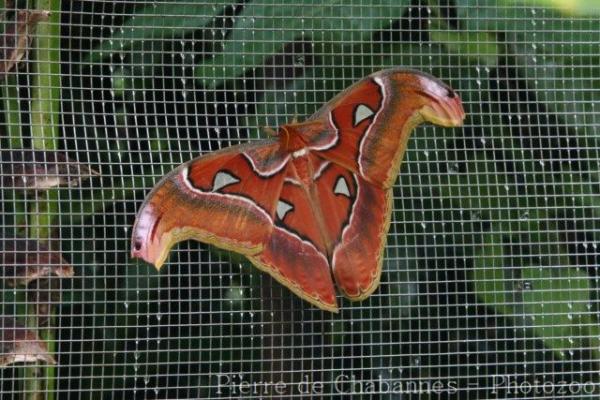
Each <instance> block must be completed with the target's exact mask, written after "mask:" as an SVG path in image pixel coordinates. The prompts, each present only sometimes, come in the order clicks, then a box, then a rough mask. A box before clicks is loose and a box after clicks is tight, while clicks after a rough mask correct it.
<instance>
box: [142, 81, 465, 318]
mask: <svg viewBox="0 0 600 400" xmlns="http://www.w3.org/2000/svg"><path fill="white" fill-rule="evenodd" d="M464 116H465V115H464V111H463V109H462V105H461V102H460V99H459V98H458V96H457V95H456V94H455V93H454V92H453V91H452V89H450V88H449V87H448V86H446V85H445V84H443V83H442V82H440V81H439V80H437V79H435V78H433V77H431V76H429V75H426V74H423V73H419V72H416V71H408V70H387V71H381V72H378V73H376V74H373V75H371V76H369V77H367V78H365V79H363V80H361V81H360V82H358V83H356V84H354V85H353V86H351V87H350V88H348V89H347V90H345V91H344V92H342V93H340V94H339V95H338V96H336V97H335V98H334V99H333V100H331V101H330V102H329V103H327V104H326V105H325V106H323V108H322V109H321V110H320V111H318V112H317V113H316V114H315V115H313V116H312V117H311V118H309V119H308V120H307V121H306V122H304V123H299V124H291V125H285V126H283V127H281V129H280V131H279V132H280V135H279V137H278V138H277V139H274V140H268V141H262V142H258V143H255V144H248V145H243V146H235V147H231V148H228V149H225V150H222V151H218V152H215V153H212V154H209V155H207V156H203V157H199V158H197V159H195V160H192V161H190V162H188V163H186V164H183V165H182V166H180V167H179V168H177V169H176V170H175V171H173V172H171V173H170V174H169V175H167V176H166V177H165V178H163V180H162V181H161V182H160V183H158V184H157V186H156V187H155V188H154V189H153V190H152V192H151V193H150V194H149V195H148V197H147V199H146V201H145V202H144V204H143V205H142V208H141V209H140V211H139V213H138V216H137V218H136V222H135V225H134V229H133V239H132V256H134V257H140V258H143V259H144V260H146V261H147V262H150V263H152V264H154V265H155V266H156V267H157V268H160V266H161V265H162V264H163V262H164V261H165V259H166V257H167V254H168V251H169V250H170V248H171V247H172V246H173V245H174V244H175V243H177V242H179V241H182V240H186V239H196V240H199V241H202V242H206V243H211V244H214V245H216V246H218V247H221V248H225V249H229V250H233V251H236V252H238V253H240V254H243V255H245V256H246V257H248V259H249V260H250V261H251V262H252V263H253V264H254V265H256V266H257V267H258V268H260V269H262V270H264V271H266V272H268V273H269V274H270V275H272V276H273V277H274V278H275V279H277V280H278V281H279V282H281V283H282V284H284V285H285V286H287V287H288V288H290V289H291V290H292V291H293V292H294V293H296V294H297V295H299V296H300V297H302V298H304V299H305V300H307V301H309V302H311V303H312V304H314V305H316V306H318V307H320V308H322V309H325V310H329V311H336V310H337V303H336V298H335V290H334V285H333V281H334V280H335V282H336V283H337V286H338V287H339V288H340V290H341V291H342V292H343V293H344V295H345V296H346V297H348V298H350V299H351V300H361V299H364V298H365V297H367V296H368V295H369V294H371V293H372V292H373V291H374V290H375V289H376V287H377V285H378V283H379V278H380V275H381V265H382V259H383V251H384V247H385V243H386V235H387V231H388V228H389V223H390V215H391V208H392V202H391V187H392V185H393V184H394V181H395V179H396V176H397V174H398V172H399V169H400V162H401V160H402V157H403V154H404V151H405V150H406V146H407V141H408V137H409V135H410V133H411V131H412V129H413V128H414V127H415V126H416V125H418V124H419V123H421V122H424V121H428V122H432V123H435V124H438V125H442V126H459V125H461V124H462V120H463V119H464Z"/></svg>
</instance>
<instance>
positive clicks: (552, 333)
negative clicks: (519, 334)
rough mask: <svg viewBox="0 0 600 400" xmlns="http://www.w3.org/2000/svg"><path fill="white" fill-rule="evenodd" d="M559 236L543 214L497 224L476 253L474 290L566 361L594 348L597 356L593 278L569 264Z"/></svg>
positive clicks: (597, 340)
mask: <svg viewBox="0 0 600 400" xmlns="http://www.w3.org/2000/svg"><path fill="white" fill-rule="evenodd" d="M558 232H559V230H558V227H557V226H556V225H555V224H554V223H552V222H549V221H548V216H547V214H546V212H544V211H543V210H539V211H536V212H533V213H532V216H531V217H530V218H529V219H528V220H526V221H524V220H522V221H511V222H507V221H502V222H497V223H495V224H494V225H493V228H492V230H491V231H490V232H489V233H487V234H485V235H483V237H482V243H481V245H480V247H479V249H477V250H476V252H475V255H474V266H473V270H472V272H471V275H472V276H471V278H472V280H473V285H474V289H475V292H476V294H477V296H478V297H479V299H480V300H481V301H482V302H483V303H484V304H486V305H487V306H488V307H491V308H493V309H494V310H496V312H498V313H501V314H504V315H506V316H508V317H510V318H512V319H513V320H514V322H515V325H516V326H521V327H522V329H525V330H526V329H531V330H532V331H533V332H534V334H535V336H536V337H539V338H541V339H542V340H543V341H544V343H545V344H546V346H548V347H549V348H550V349H552V350H553V351H554V352H555V354H557V356H558V357H560V358H561V359H565V358H568V357H569V355H568V353H569V352H571V351H576V350H580V349H582V348H590V347H591V348H590V350H591V351H592V352H594V353H595V356H594V357H596V358H597V357H598V356H599V355H600V354H598V345H599V344H600V336H599V333H600V328H599V327H598V325H597V321H594V317H593V315H592V313H591V311H590V309H591V308H590V307H591V302H590V294H591V285H590V277H589V276H588V275H587V274H585V273H584V272H583V271H582V270H581V269H579V268H576V267H572V266H570V265H569V259H568V257H567V250H566V248H565V247H564V245H563V244H562V241H561V238H560V236H559V233H558ZM580 328H582V329H584V331H585V332H584V333H581V332H580V331H579V329H580ZM577 332H579V334H577Z"/></svg>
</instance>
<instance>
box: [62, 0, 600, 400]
mask: <svg viewBox="0 0 600 400" xmlns="http://www.w3.org/2000/svg"><path fill="white" fill-rule="evenodd" d="M536 3H541V1H540V2H536ZM546 3H551V2H549V1H547V2H546ZM557 3H558V2H557ZM527 4H533V3H527ZM572 4H575V5H577V4H579V5H584V4H585V3H584V2H579V3H572ZM286 5H287V6H286ZM558 5H559V6H560V4H558ZM592 6H593V4H592ZM592 6H590V7H589V8H590V9H591V8H593V7H592ZM82 7H83V8H82V9H81V10H80V11H81V15H89V13H91V12H93V11H97V10H98V9H100V8H101V7H106V5H105V4H101V2H94V1H91V2H87V4H85V5H82ZM113 7H114V8H113V9H110V8H109V9H104V8H102V10H103V12H105V13H110V12H113V13H114V15H117V16H119V18H114V19H113V20H112V24H113V25H111V26H110V27H109V28H107V29H104V30H103V31H101V35H102V39H101V40H95V41H93V42H91V43H86V42H77V41H70V42H68V43H66V44H65V48H64V49H63V52H64V54H66V55H68V57H66V59H65V67H64V68H65V70H64V71H63V72H65V73H69V74H70V75H69V81H68V84H69V85H70V86H69V88H68V89H66V90H63V97H64V100H63V104H64V107H65V116H63V123H64V126H65V127H64V129H65V132H66V135H67V137H69V139H68V140H66V141H65V143H66V145H65V147H67V148H69V149H71V150H72V151H79V150H78V149H86V150H87V151H86V152H82V153H81V155H82V157H88V158H90V162H91V163H92V164H94V163H97V164H99V165H100V168H101V169H102V175H103V176H104V179H103V182H102V187H96V188H92V187H90V188H85V190H82V191H81V192H79V193H77V192H74V193H73V192H71V193H70V194H68V195H67V194H65V193H64V192H61V193H60V196H61V200H62V203H61V210H63V212H64V214H63V217H62V222H63V226H64V229H63V232H62V237H66V238H74V240H71V241H68V242H67V244H66V245H65V247H66V248H65V249H64V250H65V252H66V253H67V254H73V255H74V256H73V258H74V259H73V260H72V263H73V264H74V265H79V266H81V268H80V269H79V275H80V279H76V280H75V281H74V282H75V283H74V285H73V288H71V291H70V293H68V294H67V300H68V301H67V302H66V305H64V306H63V311H64V314H66V315H70V316H71V317H70V319H63V320H62V322H61V325H62V326H63V327H64V332H63V338H67V339H71V340H74V342H72V343H68V342H63V346H64V349H65V350H68V351H70V354H69V355H68V356H65V358H64V362H63V363H59V364H62V365H65V367H63V371H62V372H61V375H62V376H85V378H84V379H79V380H75V381H74V380H68V381H65V382H63V383H62V384H61V385H62V386H61V389H63V390H66V389H70V390H88V389H94V388H95V389H98V388H105V389H106V388H112V389H117V388H123V389H125V388H127V389H131V388H136V396H140V397H148V396H149V397H164V396H167V397H185V396H188V397H194V396H197V397H205V398H206V397H209V396H216V393H215V390H216V389H215V386H214V385H215V384H216V382H215V381H214V376H215V374H216V373H232V374H235V373H240V374H241V373H244V374H249V375H251V376H253V377H254V378H249V379H263V380H265V379H275V380H278V379H280V378H281V374H282V372H281V371H284V372H283V379H285V380H286V381H296V382H297V381H300V380H301V379H302V378H303V376H302V374H303V373H304V372H305V371H313V372H312V373H313V375H312V376H311V379H312V380H322V381H332V380H333V379H335V377H336V376H335V374H336V373H337V372H339V371H344V373H349V374H355V375H356V376H357V377H358V378H360V379H367V380H368V379H375V378H377V377H378V376H379V375H382V376H384V377H386V379H411V378H413V379H416V378H420V379H425V378H427V377H432V378H435V377H441V378H451V377H456V378H457V379H458V380H459V386H460V387H463V388H464V387H469V385H471V384H473V383H477V386H478V387H479V388H480V389H478V392H477V394H474V395H473V398H489V396H490V395H491V394H490V390H491V389H490V387H491V384H492V381H491V379H492V378H491V377H492V376H494V375H495V374H516V376H518V381H519V382H529V381H531V379H533V378H532V377H535V376H550V378H548V379H550V380H552V381H555V382H559V381H561V380H567V381H571V380H576V381H580V382H581V381H586V380H590V381H593V382H596V383H597V381H598V375H597V374H596V373H594V371H597V370H598V368H600V355H599V354H598V345H599V343H598V338H599V336H600V332H599V329H598V317H599V315H600V308H599V306H598V304H599V298H598V297H599V296H598V295H599V291H598V278H597V276H598V265H600V257H599V252H598V244H599V243H600V237H599V236H600V200H599V199H600V197H599V195H600V185H598V181H599V178H600V168H599V165H598V163H599V161H600V154H599V151H600V150H599V149H600V144H599V143H598V140H599V139H600V137H599V136H598V120H597V113H598V112H597V110H596V108H597V104H600V103H599V101H600V79H599V78H600V62H599V61H600V58H599V56H598V52H597V49H598V40H597V37H593V35H590V32H598V31H599V30H600V22H599V21H598V20H597V19H596V18H571V17H567V16H565V14H563V13H562V12H561V11H560V10H559V9H552V8H534V7H529V6H527V7H525V6H521V7H509V6H499V2H498V1H497V0H477V1H475V0H450V1H442V0H439V1H436V0H429V1H426V0H421V1H416V0H415V1H412V2H409V1H402V2H398V1H386V0H371V1H363V2H360V5H357V4H354V3H353V4H352V5H347V4H345V3H344V2H341V1H337V0H329V1H325V2H320V3H319V4H318V5H315V3H314V1H308V0H296V1H293V2H290V3H289V4H288V2H286V1H283V2H281V1H278V2H276V1H273V0H269V1H261V2H252V1H248V2H240V3H235V4H232V5H222V4H221V5H217V4H208V5H207V4H206V2H201V1H197V2H196V1H192V0H187V1H185V2H180V1H173V2H166V3H162V2H161V3H157V4H156V5H153V4H151V5H148V4H147V3H146V2H144V3H143V4H140V3H135V2H131V3H124V4H119V5H114V6H113ZM578 9H579V10H587V9H588V8H587V7H585V6H582V7H580V8H578ZM177 15H181V17H180V18H177V17H173V16H177ZM163 16H167V17H163ZM102 21H104V22H102ZM102 21H101V20H99V19H94V18H91V19H90V20H89V21H87V24H88V26H89V29H90V31H93V29H94V27H95V26H97V25H98V24H101V23H106V20H102ZM70 29H72V31H70V32H69V33H70V34H71V35H72V36H73V37H86V34H89V32H88V31H86V30H85V29H86V27H85V25H84V26H83V27H81V28H79V29H81V30H77V28H75V27H71V28H70ZM99 34H100V33H97V34H96V36H98V35H99ZM387 67H407V68H416V69H419V70H423V71H425V72H428V73H432V74H433V75H435V76H438V77H440V78H442V79H443V80H445V81H446V82H448V83H449V84H450V85H451V86H452V87H454V88H455V89H456V90H457V91H458V93H459V94H460V96H461V98H462V99H463V102H464V105H465V109H466V112H467V115H468V118H467V121H466V125H465V127H464V128H463V129H454V130H448V129H439V128H434V127H423V128H419V129H417V130H416V132H415V133H414V137H413V139H411V142H410V145H409V150H408V151H407V154H406V158H405V162H404V164H403V167H402V170H401V173H400V177H399V181H398V183H397V185H396V186H395V187H394V199H395V200H394V215H393V218H392V221H393V222H392V226H391V229H390V234H389V237H388V240H389V243H388V248H387V249H386V259H385V266H384V272H383V276H382V284H381V287H380V288H379V289H378V291H377V292H376V293H375V294H374V295H373V296H372V297H371V298H369V299H367V300H366V301H364V302H361V303H349V302H347V301H343V302H342V304H341V306H342V311H341V313H340V314H339V315H329V314H327V313H322V312H321V311H318V310H315V309H314V308H312V307H310V306H309V305H307V304H305V303H303V302H302V301H300V300H298V299H296V298H295V297H294V296H293V295H292V294H291V293H289V292H288V291H287V290H286V289H285V288H281V287H280V286H279V285H277V284H276V283H273V282H272V280H271V279H270V278H268V277H267V276H265V275H264V274H261V273H259V272H257V271H255V270H254V269H253V268H252V267H251V266H250V265H248V264H247V263H245V262H243V261H242V260H240V259H239V258H237V257H235V256H234V255H228V254H226V253H222V252H215V251H213V250H209V249H207V247H206V246H204V245H198V244H196V243H185V244H182V245H181V246H180V247H179V249H178V251H176V252H173V253H172V255H171V262H170V263H169V265H168V266H166V268H165V269H164V270H163V271H162V272H161V273H160V274H158V273H156V272H155V271H154V270H153V269H152V267H150V266H147V265H145V264H143V263H139V262H133V261H131V260H129V257H128V248H129V244H128V240H129V237H128V234H129V231H128V229H129V227H131V225H132V223H133V217H134V215H135V211H136V209H137V207H138V206H139V204H140V202H141V200H142V198H143V196H144V194H145V192H146V191H147V190H146V189H148V188H149V187H151V186H152V184H153V182H155V181H156V180H157V179H158V178H159V177H160V176H162V175H163V174H164V173H166V172H167V171H169V170H170V169H171V168H173V167H174V166H175V165H177V164H179V163H180V162H183V161H185V160H188V159H190V158H192V157H193V156H196V155H198V154H199V153H200V152H207V151H212V150H215V149H217V148H220V147H224V146H227V145H230V144H233V143H236V142H240V141H244V140H248V139H250V138H256V137H258V136H260V133H259V129H258V127H259V126H265V125H266V126H272V127H276V126H278V125H280V124H282V123H285V122H286V121H289V120H291V119H292V118H293V117H294V116H299V117H300V119H302V118H303V117H306V116H309V115H310V114H312V113H313V112H314V111H316V110H317V109H318V108H319V107H320V106H321V105H322V104H323V103H324V102H326V101H327V100H328V99H329V98H331V97H333V96H334V95H335V94H336V93H337V92H339V91H340V90H342V89H343V88H345V87H347V86H348V85H350V84H351V83H352V82H354V81H355V80H357V79H359V78H361V77H363V76H365V75H367V74H369V73H371V72H374V71H376V70H379V69H382V68H387ZM100 76H102V78H100ZM89 99H93V101H89ZM69 135H70V136H69ZM80 238H93V240H91V241H82V240H79V239H80ZM69 326H70V327H73V328H72V329H69V328H68V327H69ZM73 343H80V346H81V348H77V347H73V346H74V344H73ZM69 363H71V364H72V365H78V364H83V365H85V369H86V370H85V371H83V372H80V371H76V370H75V367H68V366H67V365H69ZM94 366H102V367H94ZM98 368H100V369H98ZM166 387H171V388H173V389H171V390H165V388H166ZM177 387H179V388H180V389H177ZM152 388H156V392H154V390H153V389H152ZM486 388H487V389H486ZM326 390H333V388H332V387H331V386H330V387H328V388H326ZM497 396H498V397H501V394H497ZM97 397H98V398H100V397H101V394H98V395H97ZM390 398H392V397H390Z"/></svg>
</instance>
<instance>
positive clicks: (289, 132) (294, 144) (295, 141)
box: [279, 125, 306, 154]
mask: <svg viewBox="0 0 600 400" xmlns="http://www.w3.org/2000/svg"><path fill="white" fill-rule="evenodd" d="M279 143H280V144H281V147H282V149H283V150H285V151H287V152H289V153H292V154H293V153H296V152H298V151H301V150H302V149H304V148H305V147H306V143H304V140H302V136H301V135H300V133H299V132H298V131H296V129H294V128H293V127H291V126H289V125H282V126H281V127H280V128H279Z"/></svg>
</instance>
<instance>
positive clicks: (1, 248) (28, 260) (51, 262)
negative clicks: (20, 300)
mask: <svg viewBox="0 0 600 400" xmlns="http://www.w3.org/2000/svg"><path fill="white" fill-rule="evenodd" d="M0 274H1V275H2V277H3V278H4V280H5V282H6V283H7V284H8V285H9V286H16V285H28V284H29V283H30V282H32V281H34V280H37V279H42V278H46V277H48V276H52V275H55V276H58V277H71V276H73V267H72V266H71V265H70V264H69V263H67V261H66V260H65V259H64V258H63V257H62V256H61V255H60V253H59V252H57V251H53V250H51V249H50V248H48V246H47V245H45V244H43V243H41V242H38V241H36V240H31V239H25V238H0Z"/></svg>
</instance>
